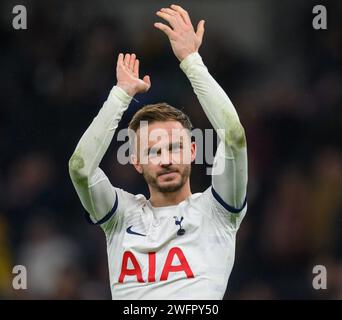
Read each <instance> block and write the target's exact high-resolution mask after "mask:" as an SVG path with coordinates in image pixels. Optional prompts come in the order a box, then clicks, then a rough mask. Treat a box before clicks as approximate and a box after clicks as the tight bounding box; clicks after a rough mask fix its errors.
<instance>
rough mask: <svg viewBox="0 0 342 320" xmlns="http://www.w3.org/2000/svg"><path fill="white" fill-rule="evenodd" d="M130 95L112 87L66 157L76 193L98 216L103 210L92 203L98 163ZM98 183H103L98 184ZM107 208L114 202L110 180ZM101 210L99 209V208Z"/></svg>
mask: <svg viewBox="0 0 342 320" xmlns="http://www.w3.org/2000/svg"><path fill="white" fill-rule="evenodd" d="M130 101H131V97H130V96H129V95H127V94H126V93H125V91H123V90H122V89H121V88H118V87H114V88H113V89H112V90H111V92H110V94H109V96H108V99H107V100H106V102H105V103H104V104H103V106H102V108H101V109H100V111H99V113H98V115H97V116H96V117H95V118H94V120H93V121H92V123H91V124H90V126H89V127H88V129H87V130H86V132H85V133H84V134H83V136H82V138H81V139H80V141H79V143H78V144H77V146H76V149H75V151H74V153H73V155H72V156H71V158H70V160H69V173H70V177H71V180H72V182H73V185H74V187H75V189H76V191H77V194H78V196H79V198H80V200H81V202H82V204H83V206H84V207H85V208H86V209H87V211H88V212H89V213H90V214H92V215H93V216H94V217H95V218H97V219H98V218H100V216H102V215H103V214H104V213H105V211H106V210H104V212H99V210H97V209H96V203H94V200H93V198H94V194H92V192H93V190H94V188H89V187H90V185H91V184H94V183H96V182H97V181H96V180H98V179H97V176H98V173H99V169H98V166H99V164H100V162H101V160H102V158H103V156H104V154H105V152H106V151H107V149H108V146H109V144H110V142H111V140H112V139H113V136H114V132H115V129H116V128H117V126H118V123H119V121H120V119H121V117H122V114H123V112H124V111H125V110H126V109H127V107H128V105H129V103H130ZM100 185H104V183H101V184H100ZM106 189H108V190H107V192H106V196H107V198H108V201H107V202H108V204H106V206H107V207H109V206H111V205H113V201H112V200H113V195H112V190H111V187H110V183H109V181H108V182H106ZM101 211H102V210H101Z"/></svg>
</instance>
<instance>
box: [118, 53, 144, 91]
mask: <svg viewBox="0 0 342 320" xmlns="http://www.w3.org/2000/svg"><path fill="white" fill-rule="evenodd" d="M116 78H117V84H116V85H117V86H118V87H120V88H121V89H123V90H124V91H125V92H126V93H127V94H129V95H130V96H131V97H133V96H134V95H135V94H137V93H142V92H146V91H148V90H149V89H150V87H151V80H150V77H149V76H144V77H143V79H140V78H139V60H138V59H137V58H136V55H135V54H134V53H132V54H128V53H126V54H125V55H124V54H123V53H120V54H119V56H118V61H117V65H116Z"/></svg>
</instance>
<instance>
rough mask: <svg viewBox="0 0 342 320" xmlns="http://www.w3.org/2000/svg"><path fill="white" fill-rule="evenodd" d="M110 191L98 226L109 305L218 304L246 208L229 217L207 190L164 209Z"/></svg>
mask: <svg viewBox="0 0 342 320" xmlns="http://www.w3.org/2000/svg"><path fill="white" fill-rule="evenodd" d="M114 189H115V192H116V194H117V201H116V204H115V208H114V210H115V209H116V210H115V212H114V210H112V212H111V213H109V214H112V217H110V218H109V220H108V221H107V222H105V223H104V224H103V225H102V226H103V229H104V231H105V233H106V240H107V252H108V266H109V274H110V285H111V291H112V297H113V299H222V298H223V295H224V293H225V290H226V287H227V281H228V278H229V275H230V273H231V271H232V267H233V264H234V256H235V237H236V232H237V230H238V228H239V226H240V223H241V220H242V219H243V217H244V215H245V213H246V210H247V206H246V205H245V206H244V208H243V209H242V210H241V211H240V212H239V213H233V212H229V211H228V210H227V209H228V205H227V204H225V203H224V202H223V200H222V199H220V197H219V196H218V195H217V194H216V193H215V191H214V190H213V189H212V187H210V188H208V189H207V190H206V191H205V192H203V193H196V194H193V195H191V196H190V197H189V198H188V199H186V200H185V201H182V202H181V203H179V204H178V205H175V206H167V207H153V206H152V205H151V203H150V201H149V200H146V198H145V197H144V196H143V195H132V194H130V193H128V192H126V191H124V190H122V189H118V188H114ZM231 210H234V209H232V208H231ZM107 219H108V218H107ZM180 230H181V231H180Z"/></svg>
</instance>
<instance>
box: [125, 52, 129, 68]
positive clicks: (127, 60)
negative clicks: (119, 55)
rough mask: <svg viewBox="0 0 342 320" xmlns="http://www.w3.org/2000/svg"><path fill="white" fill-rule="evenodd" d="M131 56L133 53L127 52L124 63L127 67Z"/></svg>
mask: <svg viewBox="0 0 342 320" xmlns="http://www.w3.org/2000/svg"><path fill="white" fill-rule="evenodd" d="M130 58H131V55H130V54H128V53H126V55H125V59H124V64H125V66H126V67H128V66H129V60H130Z"/></svg>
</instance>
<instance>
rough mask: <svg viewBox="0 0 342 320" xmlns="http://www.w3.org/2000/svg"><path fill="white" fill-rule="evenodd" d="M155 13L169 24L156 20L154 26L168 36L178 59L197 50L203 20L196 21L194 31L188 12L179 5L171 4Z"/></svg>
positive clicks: (180, 59)
mask: <svg viewBox="0 0 342 320" xmlns="http://www.w3.org/2000/svg"><path fill="white" fill-rule="evenodd" d="M156 14H157V16H159V17H161V18H163V19H164V20H165V21H167V22H168V23H169V24H170V26H168V25H166V24H164V23H160V22H156V23H155V24H154V26H155V27H156V28H157V29H159V30H161V31H163V32H164V33H165V34H166V35H167V36H168V38H169V40H170V43H171V47H172V50H173V52H174V54H175V55H176V57H177V58H178V60H179V61H182V60H184V59H185V58H186V57H187V56H188V55H189V54H191V53H193V52H197V51H198V49H199V47H200V46H201V44H202V39H203V34H204V20H201V21H200V22H199V23H198V25H197V31H196V32H195V30H194V27H193V26H192V23H191V20H190V17H189V14H188V13H187V11H185V10H184V9H183V8H182V7H180V6H177V5H174V4H173V5H171V7H170V8H162V9H160V10H159V11H157V13H156Z"/></svg>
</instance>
